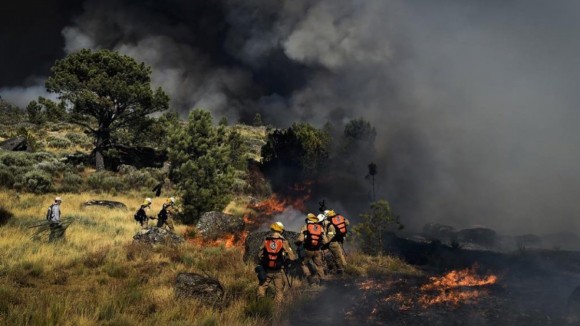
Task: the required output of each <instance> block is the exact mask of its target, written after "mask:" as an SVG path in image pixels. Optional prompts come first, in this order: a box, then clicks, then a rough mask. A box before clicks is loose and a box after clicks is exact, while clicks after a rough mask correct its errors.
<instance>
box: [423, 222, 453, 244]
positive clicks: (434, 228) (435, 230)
mask: <svg viewBox="0 0 580 326" xmlns="http://www.w3.org/2000/svg"><path fill="white" fill-rule="evenodd" d="M423 233H425V235H428V236H430V237H435V238H438V239H440V240H445V239H452V238H454V237H456V233H457V230H456V229H455V228H454V227H452V226H448V225H443V224H440V223H437V222H431V223H427V224H425V226H424V227H423Z"/></svg>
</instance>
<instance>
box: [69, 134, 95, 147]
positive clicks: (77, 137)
mask: <svg viewBox="0 0 580 326" xmlns="http://www.w3.org/2000/svg"><path fill="white" fill-rule="evenodd" d="M64 137H65V138H66V139H68V140H70V141H71V142H72V143H73V144H77V145H80V144H85V143H90V142H91V139H90V138H89V137H88V136H87V135H85V134H81V133H78V132H69V133H68V134H66V136H64Z"/></svg>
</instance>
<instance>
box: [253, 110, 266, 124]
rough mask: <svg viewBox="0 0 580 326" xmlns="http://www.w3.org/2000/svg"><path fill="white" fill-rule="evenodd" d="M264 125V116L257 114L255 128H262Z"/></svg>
mask: <svg viewBox="0 0 580 326" xmlns="http://www.w3.org/2000/svg"><path fill="white" fill-rule="evenodd" d="M263 125H264V124H263V123H262V115H261V114H259V113H256V116H254V127H261V126H263Z"/></svg>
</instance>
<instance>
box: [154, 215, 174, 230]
mask: <svg viewBox="0 0 580 326" xmlns="http://www.w3.org/2000/svg"><path fill="white" fill-rule="evenodd" d="M163 225H167V226H168V227H169V230H171V231H173V223H171V221H170V220H169V219H168V218H167V219H157V227H158V228H162V227H163Z"/></svg>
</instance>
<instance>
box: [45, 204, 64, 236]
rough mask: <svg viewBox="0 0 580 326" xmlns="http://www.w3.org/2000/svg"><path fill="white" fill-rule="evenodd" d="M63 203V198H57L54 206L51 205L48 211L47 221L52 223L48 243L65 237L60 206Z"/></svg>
mask: <svg viewBox="0 0 580 326" xmlns="http://www.w3.org/2000/svg"><path fill="white" fill-rule="evenodd" d="M61 203H62V198H60V197H56V198H55V199H54V204H52V205H50V207H49V209H48V215H47V217H46V219H47V220H48V221H49V223H50V235H49V236H48V242H54V241H56V240H58V239H60V238H62V237H63V236H64V231H65V229H64V227H63V226H62V224H61V220H60V204H61Z"/></svg>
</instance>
